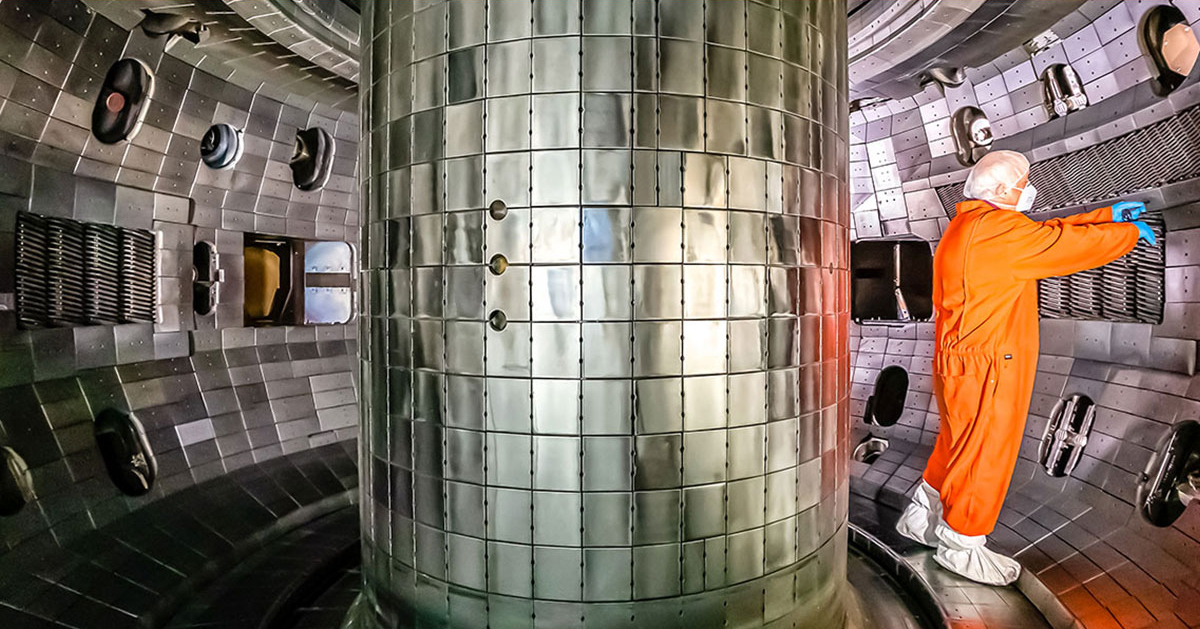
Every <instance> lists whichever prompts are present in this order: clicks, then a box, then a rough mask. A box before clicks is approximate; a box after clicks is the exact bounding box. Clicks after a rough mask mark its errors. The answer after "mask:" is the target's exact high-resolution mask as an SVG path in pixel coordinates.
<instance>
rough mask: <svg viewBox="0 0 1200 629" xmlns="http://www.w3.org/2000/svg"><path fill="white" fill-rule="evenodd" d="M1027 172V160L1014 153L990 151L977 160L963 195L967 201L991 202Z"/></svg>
mask: <svg viewBox="0 0 1200 629" xmlns="http://www.w3.org/2000/svg"><path fill="white" fill-rule="evenodd" d="M1028 172H1029V160H1028V159H1026V158H1025V156H1024V155H1022V154H1020V153H1018V152H1016V151H992V152H990V153H988V154H987V155H984V156H983V157H981V158H979V161H978V162H977V163H976V164H975V167H974V168H972V169H971V174H969V175H967V183H966V185H964V186H963V195H965V196H966V197H967V198H968V199H980V200H983V201H991V200H992V199H996V198H999V197H1002V196H1004V194H1005V193H1006V192H1008V191H1009V190H1010V189H1012V187H1013V186H1015V185H1017V182H1018V181H1020V180H1021V177H1024V176H1025V175H1026V174H1027V173H1028Z"/></svg>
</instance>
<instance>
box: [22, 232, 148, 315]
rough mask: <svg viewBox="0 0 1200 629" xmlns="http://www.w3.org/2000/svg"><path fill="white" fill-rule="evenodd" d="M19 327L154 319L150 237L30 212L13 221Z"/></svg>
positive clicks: (144, 233) (146, 234)
mask: <svg viewBox="0 0 1200 629" xmlns="http://www.w3.org/2000/svg"><path fill="white" fill-rule="evenodd" d="M16 242H17V256H16V257H17V263H16V289H17V320H18V323H19V324H20V326H21V327H22V328H24V329H33V328H42V327H65V326H75V325H113V324H117V323H143V322H145V323H148V322H153V321H154V309H155V299H156V294H155V286H156V284H155V256H156V255H157V253H156V246H155V239H154V234H153V233H151V232H148V231H144V230H131V229H122V228H118V227H113V226H110V225H99V224H92V223H81V222H79V221H73V220H69V219H64V218H55V217H46V216H40V215H37V214H31V213H28V212H21V213H19V214H18V216H17V238H16Z"/></svg>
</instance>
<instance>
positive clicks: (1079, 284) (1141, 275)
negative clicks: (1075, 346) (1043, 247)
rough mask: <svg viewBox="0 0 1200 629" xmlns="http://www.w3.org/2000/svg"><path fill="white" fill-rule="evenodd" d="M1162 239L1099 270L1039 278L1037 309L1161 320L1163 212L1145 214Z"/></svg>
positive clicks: (1062, 315) (1068, 315)
mask: <svg viewBox="0 0 1200 629" xmlns="http://www.w3.org/2000/svg"><path fill="white" fill-rule="evenodd" d="M1142 220H1144V221H1145V222H1146V223H1148V224H1149V225H1150V227H1152V228H1153V229H1154V235H1155V236H1156V237H1157V239H1158V244H1157V245H1154V246H1149V245H1147V244H1146V243H1140V244H1139V245H1138V246H1137V248H1135V249H1134V250H1133V251H1132V252H1130V253H1129V254H1127V255H1126V256H1124V257H1122V258H1120V259H1118V260H1116V261H1114V262H1111V263H1109V264H1107V265H1105V266H1102V267H1100V268H1096V269H1089V270H1087V271H1081V272H1079V273H1075V274H1074V275H1068V276H1066V277H1052V278H1050V279H1045V280H1041V281H1040V282H1038V310H1039V311H1040V313H1041V316H1042V317H1043V318H1046V319H1084V320H1101V321H1126V322H1134V323H1154V324H1158V323H1162V316H1163V295H1164V293H1163V291H1164V285H1165V267H1166V259H1165V255H1166V253H1165V247H1164V245H1165V243H1166V236H1165V230H1164V228H1163V220H1162V217H1161V216H1158V215H1152V214H1147V215H1144V216H1143V217H1142Z"/></svg>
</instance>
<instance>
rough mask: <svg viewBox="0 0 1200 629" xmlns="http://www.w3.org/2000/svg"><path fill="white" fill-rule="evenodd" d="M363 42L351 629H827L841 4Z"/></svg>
mask: <svg viewBox="0 0 1200 629" xmlns="http://www.w3.org/2000/svg"><path fill="white" fill-rule="evenodd" d="M363 11H364V22H363V39H364V42H365V54H364V59H363V67H362V78H361V82H360V84H361V89H362V99H363V100H362V103H363V115H362V121H363V143H362V146H363V161H362V166H361V168H360V172H361V173H362V175H363V195H362V198H363V199H366V200H367V209H366V212H365V216H366V221H365V226H364V231H363V241H362V242H363V253H364V255H363V259H364V262H365V268H364V271H363V275H362V277H363V295H364V298H363V300H362V303H363V312H362V317H361V331H362V335H363V337H362V344H361V346H362V352H363V354H362V358H363V364H362V388H363V404H362V408H363V421H362V431H363V432H362V440H361V444H362V463H361V475H362V488H363V496H362V532H363V557H364V567H363V571H364V575H365V591H364V596H365V605H364V607H365V608H366V609H367V610H368V611H367V613H368V615H369V616H370V619H369V621H368V622H369V624H370V625H371V626H376V627H383V626H387V627H396V626H407V625H408V624H409V623H412V622H413V621H414V620H415V619H417V618H424V619H428V620H430V621H431V626H432V625H433V624H436V625H438V626H449V627H455V628H459V627H468V628H476V627H478V628H484V627H490V628H498V627H530V628H532V627H568V626H575V627H578V626H584V627H618V626H619V627H656V628H658V629H666V628H669V627H759V626H764V625H767V626H772V627H774V626H780V627H814V628H815V627H820V628H822V629H824V628H828V627H836V626H838V625H839V624H840V623H841V619H842V616H843V613H844V612H843V604H842V592H843V589H844V587H845V553H846V549H845V541H846V535H845V532H846V508H847V490H846V489H847V459H848V456H847V452H848V448H849V444H848V442H847V439H848V432H849V430H848V412H847V402H846V401H847V391H848V377H849V365H848V352H847V320H848V303H847V286H848V282H847V279H848V275H847V273H848V272H847V255H848V242H849V241H848V220H849V194H848V184H847V181H848V179H847V163H848V160H847V145H848V142H847V140H848V123H847V88H846V85H847V79H846V72H847V70H846V9H845V4H844V3H843V2H836V1H820V2H817V1H807V0H776V1H774V2H761V3H760V2H757V1H754V0H707V1H704V0H582V1H581V0H489V1H487V2H484V1H483V0H453V1H449V2H438V1H434V0H425V1H416V0H414V1H402V0H400V1H394V2H364V3H363Z"/></svg>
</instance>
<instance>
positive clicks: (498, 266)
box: [488, 253, 508, 275]
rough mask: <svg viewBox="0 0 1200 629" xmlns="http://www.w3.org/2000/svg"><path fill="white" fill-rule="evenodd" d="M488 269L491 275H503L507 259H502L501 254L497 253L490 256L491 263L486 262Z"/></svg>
mask: <svg viewBox="0 0 1200 629" xmlns="http://www.w3.org/2000/svg"><path fill="white" fill-rule="evenodd" d="M488 269H490V270H491V272H492V275H500V274H502V273H504V272H505V271H507V270H508V258H506V257H504V254H502V253H497V254H496V255H494V256H492V260H491V262H488Z"/></svg>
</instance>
